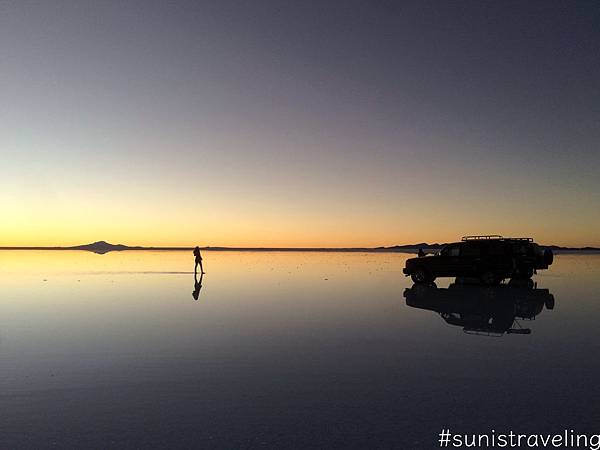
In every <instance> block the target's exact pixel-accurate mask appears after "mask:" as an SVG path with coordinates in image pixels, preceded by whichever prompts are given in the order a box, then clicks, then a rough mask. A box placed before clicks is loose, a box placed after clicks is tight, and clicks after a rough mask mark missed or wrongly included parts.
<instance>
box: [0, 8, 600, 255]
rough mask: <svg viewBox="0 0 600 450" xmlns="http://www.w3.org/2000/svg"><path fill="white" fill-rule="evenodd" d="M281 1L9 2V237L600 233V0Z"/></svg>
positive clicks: (4, 20) (165, 239)
mask: <svg viewBox="0 0 600 450" xmlns="http://www.w3.org/2000/svg"><path fill="white" fill-rule="evenodd" d="M273 8H276V6H275V4H272V5H270V4H268V3H261V4H254V3H248V4H234V3H227V2H214V3H202V2H179V3H178V6H174V5H171V4H169V3H166V2H151V3H148V2H127V3H126V4H121V3H116V2H74V3H69V2H38V3H32V2H7V3H4V4H3V5H2V10H1V16H0V41H1V42H2V48H3V52H2V72H1V74H0V77H1V78H0V82H1V85H2V90H3V93H4V94H3V99H4V105H5V108H4V111H3V113H2V121H1V122H0V131H1V133H2V137H3V142H4V143H3V145H2V150H1V152H2V156H3V158H2V160H3V164H2V172H3V174H2V175H3V176H2V178H3V180H2V190H1V191H0V196H1V197H0V198H1V200H2V204H3V212H2V217H3V220H2V221H1V223H0V245H2V246H29V245H32V246H35V245H74V244H80V243H83V242H88V241H93V240H97V239H105V240H108V241H119V242H123V243H127V244H132V245H134V244H135V245H166V246H169V245H188V246H189V245H192V244H195V243H197V242H200V243H202V244H204V245H221V246H284V247H294V246H331V247H339V246H381V245H395V244H406V243H411V242H423V241H427V242H445V241H449V240H452V239H456V238H458V237H460V236H462V235H464V234H472V233H476V234H486V233H499V234H504V235H514V234H515V233H516V234H520V233H524V234H526V235H532V236H535V237H536V238H537V239H538V240H540V241H541V242H543V243H546V244H556V245H568V246H586V245H590V246H594V245H595V246H598V245H600V231H599V230H600V227H598V224H599V223H600V208H599V207H598V206H599V205H600V202H599V200H600V181H599V180H600V178H598V176H597V173H598V171H599V170H600V152H598V149H597V146H598V142H599V139H600V128H599V127H598V123H599V120H600V112H599V111H598V107H597V105H598V104H599V103H600V87H599V82H598V79H599V77H598V57H597V55H598V50H599V49H598V45H599V42H600V41H599V39H598V26H597V25H598V22H597V19H598V15H597V14H598V10H597V8H596V7H594V8H584V7H583V3H582V4H581V5H580V7H573V8H562V7H559V8H553V7H551V6H549V5H546V4H545V3H543V2H542V3H524V4H521V6H520V12H519V14H517V15H515V11H514V10H513V9H511V8H506V7H505V5H502V4H500V3H499V4H485V5H484V4H472V3H465V4H462V5H458V6H457V5H446V4H444V3H443V2H440V3H436V2H434V3H431V4H421V3H419V2H417V3H414V4H410V3H407V4H403V5H394V4H393V3H377V2H375V3H373V4H369V3H367V2H365V3H361V2H356V3H355V4H345V5H344V6H343V7H340V5H334V4H327V3H317V4H310V5H308V4H304V3H297V4H295V5H289V6H288V7H286V8H276V9H275V10H274V9H273ZM467 24H468V26H467ZM457 29H459V30H460V32H456V30H457ZM453 30H454V31H453Z"/></svg>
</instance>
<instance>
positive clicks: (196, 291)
mask: <svg viewBox="0 0 600 450" xmlns="http://www.w3.org/2000/svg"><path fill="white" fill-rule="evenodd" d="M203 276H204V272H202V273H201V274H200V280H198V274H197V273H194V292H192V297H194V300H198V297H199V296H200V289H202V277H203Z"/></svg>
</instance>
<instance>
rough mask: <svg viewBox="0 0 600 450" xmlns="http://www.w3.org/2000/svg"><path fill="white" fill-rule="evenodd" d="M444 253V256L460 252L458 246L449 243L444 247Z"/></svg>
mask: <svg viewBox="0 0 600 450" xmlns="http://www.w3.org/2000/svg"><path fill="white" fill-rule="evenodd" d="M444 253H445V255H446V256H458V254H459V253H460V248H459V247H458V245H451V246H449V247H446V248H445V249H444Z"/></svg>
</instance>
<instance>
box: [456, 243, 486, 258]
mask: <svg viewBox="0 0 600 450" xmlns="http://www.w3.org/2000/svg"><path fill="white" fill-rule="evenodd" d="M460 256H481V246H480V245H473V244H470V245H463V246H462V248H461V249H460Z"/></svg>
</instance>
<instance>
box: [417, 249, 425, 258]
mask: <svg viewBox="0 0 600 450" xmlns="http://www.w3.org/2000/svg"><path fill="white" fill-rule="evenodd" d="M417 255H418V256H419V258H422V257H423V256H425V252H424V251H423V249H422V248H420V249H419V253H417Z"/></svg>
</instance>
